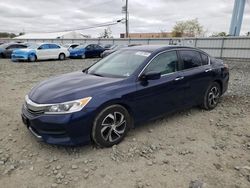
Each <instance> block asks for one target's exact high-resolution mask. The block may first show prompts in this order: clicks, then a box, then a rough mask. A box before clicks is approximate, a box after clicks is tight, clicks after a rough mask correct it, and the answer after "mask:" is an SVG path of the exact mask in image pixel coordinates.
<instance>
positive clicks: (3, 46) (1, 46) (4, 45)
mask: <svg viewBox="0 0 250 188" xmlns="http://www.w3.org/2000/svg"><path fill="white" fill-rule="evenodd" d="M9 45H10V43H4V44H1V45H0V48H7V47H8V46H9Z"/></svg>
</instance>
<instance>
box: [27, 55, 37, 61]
mask: <svg viewBox="0 0 250 188" xmlns="http://www.w3.org/2000/svg"><path fill="white" fill-rule="evenodd" d="M28 60H29V62H35V61H36V56H35V55H34V54H31V55H29V58H28Z"/></svg>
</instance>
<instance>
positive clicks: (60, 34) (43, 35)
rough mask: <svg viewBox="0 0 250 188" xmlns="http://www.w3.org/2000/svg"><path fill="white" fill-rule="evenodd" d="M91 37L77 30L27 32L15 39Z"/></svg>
mask: <svg viewBox="0 0 250 188" xmlns="http://www.w3.org/2000/svg"><path fill="white" fill-rule="evenodd" d="M85 38H89V36H87V35H83V34H82V33H79V32H76V31H70V32H57V33H27V34H24V35H21V36H18V37H15V39H85Z"/></svg>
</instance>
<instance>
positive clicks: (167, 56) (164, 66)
mask: <svg viewBox="0 0 250 188" xmlns="http://www.w3.org/2000/svg"><path fill="white" fill-rule="evenodd" d="M177 63H178V57H177V54H176V51H171V52H164V53H162V54H160V55H158V56H157V57H156V58H154V59H153V61H151V63H150V64H149V65H148V67H147V68H146V70H145V72H146V73H147V72H151V71H155V72H161V74H162V75H163V74H168V73H172V72H175V71H176V67H177Z"/></svg>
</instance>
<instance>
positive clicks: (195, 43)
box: [194, 38, 198, 48]
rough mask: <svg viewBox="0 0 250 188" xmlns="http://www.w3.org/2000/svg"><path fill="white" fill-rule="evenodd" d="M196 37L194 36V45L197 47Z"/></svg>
mask: <svg viewBox="0 0 250 188" xmlns="http://www.w3.org/2000/svg"><path fill="white" fill-rule="evenodd" d="M197 40H198V39H197V38H195V41H194V47H195V48H197Z"/></svg>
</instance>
